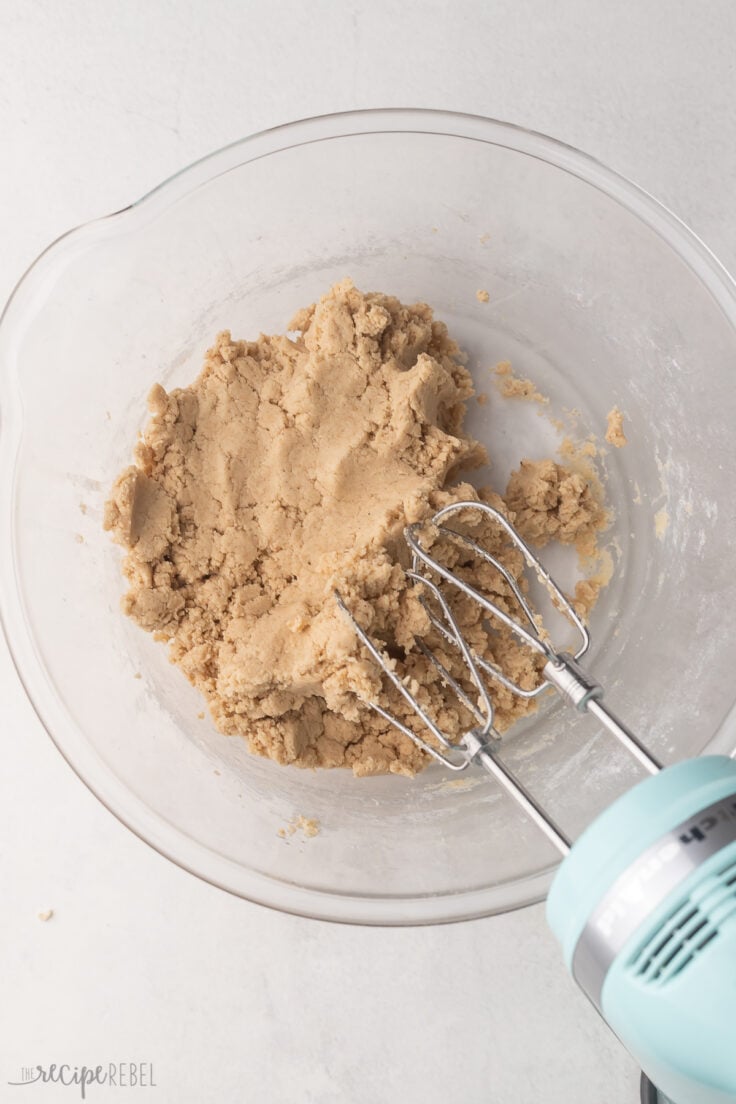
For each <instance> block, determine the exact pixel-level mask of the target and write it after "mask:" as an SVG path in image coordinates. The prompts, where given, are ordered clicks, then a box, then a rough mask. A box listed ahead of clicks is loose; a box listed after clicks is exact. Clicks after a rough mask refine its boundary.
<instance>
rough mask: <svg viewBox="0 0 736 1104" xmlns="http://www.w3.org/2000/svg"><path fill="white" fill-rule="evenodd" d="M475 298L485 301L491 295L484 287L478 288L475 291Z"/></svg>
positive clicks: (481, 301)
mask: <svg viewBox="0 0 736 1104" xmlns="http://www.w3.org/2000/svg"><path fill="white" fill-rule="evenodd" d="M475 298H476V299H477V300H478V302H479V303H487V302H488V300H489V299H490V298H491V297H490V295H489V294H488V292H487V291H486V290H485V288H478V290H477V291H476V293H475Z"/></svg>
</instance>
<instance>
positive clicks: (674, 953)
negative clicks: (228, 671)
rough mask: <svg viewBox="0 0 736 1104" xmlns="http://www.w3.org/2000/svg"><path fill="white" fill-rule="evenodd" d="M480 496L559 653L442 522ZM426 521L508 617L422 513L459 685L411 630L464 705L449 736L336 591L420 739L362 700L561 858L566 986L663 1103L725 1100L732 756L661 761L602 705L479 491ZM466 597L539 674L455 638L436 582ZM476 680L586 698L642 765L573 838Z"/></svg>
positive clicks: (731, 1028)
mask: <svg viewBox="0 0 736 1104" xmlns="http://www.w3.org/2000/svg"><path fill="white" fill-rule="evenodd" d="M473 510H474V511H480V512H481V513H482V514H484V515H485V516H486V517H487V518H491V519H493V520H494V521H495V522H496V523H497V524H498V525H499V526H500V527H501V528H502V529H503V530H504V532H505V534H506V536H507V537H508V539H509V540H510V541H511V542H512V543H513V544H514V545H515V546H516V547H517V548H518V549H519V550H520V551H521V553H522V554H523V556H524V559H525V561H526V564H527V566H528V568H529V569H530V570H531V571H532V572H533V573H534V575H535V576H536V578H537V579H538V580H539V581H541V583H542V584H543V585H544V587H545V588H546V591H547V592H548V594H549V595H550V597H551V601H552V603H553V605H554V607H556V609H558V610H559V611H560V612H561V613H562V614H563V615H564V617H565V618H566V619H567V621H568V622H569V623H570V624H571V625H572V626H573V628H574V630H575V632H576V633H577V635H578V637H579V645H578V647H577V650H576V651H575V652H574V654H571V653H570V652H569V651H560V652H558V651H556V650H555V649H554V648H553V646H552V644H551V643H550V640H549V637H548V635H547V632H546V631H545V630H544V629H543V628H542V625H541V619H540V618H539V616H538V615H537V614H536V613H535V611H534V609H533V608H532V606H531V604H530V602H529V600H528V598H527V597H526V595H525V593H524V592H523V591H522V589H521V587H520V585H519V583H518V582H517V580H516V579H515V578H514V577H513V576H512V575H511V574H510V573H509V572H508V570H507V569H506V568H505V567H504V565H503V564H502V563H500V562H499V560H498V559H496V558H495V557H494V556H492V555H491V554H490V552H488V551H487V550H486V549H484V548H482V547H481V546H480V545H479V544H478V543H477V542H476V541H474V540H473V539H472V538H471V537H469V536H467V535H465V534H464V533H462V532H459V531H456V530H454V529H452V528H448V527H447V525H446V522H447V521H448V520H449V519H450V518H451V517H452V516H453V515H454V514H460V513H465V514H466V517H467V511H473ZM430 524H432V525H434V526H436V527H437V531H438V532H439V534H440V535H441V536H442V537H443V538H445V539H448V540H450V541H453V542H455V543H458V544H460V545H461V546H463V547H464V548H465V549H466V550H467V552H468V554H469V555H470V557H471V558H472V557H473V556H477V557H481V558H482V559H483V560H484V561H485V562H486V563H488V564H490V565H491V566H492V567H493V568H495V569H496V570H497V571H498V572H499V574H500V576H501V577H502V578H503V580H504V581H505V583H506V584H507V585H508V588H509V589H510V591H511V593H512V594H513V596H514V598H515V599H516V603H517V605H518V609H519V616H518V617H512V616H510V615H509V614H508V613H507V612H505V611H504V610H503V609H502V608H501V607H500V606H499V604H498V603H497V602H494V601H493V599H492V598H491V597H488V596H487V595H485V594H483V593H481V592H480V591H479V590H477V589H476V588H475V587H473V586H471V585H470V584H468V583H467V582H465V581H464V580H462V579H460V578H458V577H457V576H456V575H454V574H453V573H452V572H451V571H450V570H448V568H447V567H446V566H444V565H443V563H442V562H441V560H440V559H439V558H438V556H437V555H433V554H430V552H429V551H428V550H427V549H426V548H425V547H424V545H423V544H422V526H421V525H412V526H409V527H408V529H407V530H406V531H405V537H406V540H407V542H408V545H409V548H410V549H411V553H412V566H411V569H410V570H409V571H407V575H408V577H409V578H410V579H411V580H412V581H413V583H414V584H415V585H416V586H418V587H421V588H422V592H423V593H422V596H421V598H420V601H421V602H422V604H423V605H424V607H425V609H426V611H427V613H428V615H429V619H430V622H431V624H432V625H433V626H434V628H435V629H436V630H437V632H439V633H440V635H441V636H442V638H443V639H444V640H445V641H446V642H447V643H448V644H449V645H450V646H451V647H452V648H455V649H458V650H459V652H460V653H461V655H462V657H463V659H464V661H465V664H466V665H467V671H468V676H469V681H470V683H472V687H473V691H474V692H473V693H472V696H471V693H468V692H467V690H466V689H464V688H463V686H461V685H460V683H459V682H458V681H457V679H455V678H454V677H453V676H452V675H451V674H450V672H449V671H448V670H447V668H446V667H445V666H444V665H443V664H442V662H441V661H440V660H439V659H438V657H437V656H436V655H434V654H433V653H432V652H431V650H430V649H429V648H428V647H427V645H426V644H425V643H424V642H423V641H419V642H418V646H419V648H420V649H421V651H422V652H423V653H424V655H425V656H426V657H427V658H428V659H429V660H430V661H431V662H432V663H433V664H434V666H435V667H436V668H437V670H438V671H439V673H440V675H441V677H442V679H443V680H444V682H445V683H446V684H447V686H448V687H449V688H450V689H451V690H452V691H453V692H454V693H455V694H456V695H457V697H458V699H459V701H460V702H461V703H462V704H463V705H464V706H465V708H466V709H467V711H468V713H469V714H470V715H471V716H472V717H473V719H474V720H475V722H476V723H475V726H474V727H472V728H469V729H468V730H467V731H466V732H464V733H463V734H462V736H461V737H460V738H459V739H454V740H450V739H448V737H447V736H446V734H445V733H443V732H442V730H441V729H440V728H439V727H438V725H437V724H436V723H435V721H434V720H433V719H432V717H431V716H430V715H429V714H428V713H427V711H426V710H425V709H424V708H423V707H422V706H421V705H420V704H419V703H418V701H417V700H416V698H415V697H414V695H413V694H412V693H411V691H410V689H409V688H408V686H407V685H406V684H405V682H404V680H402V678H401V677H400V675H399V674H398V673H397V671H396V670H395V667H394V664H393V663H392V662H391V661H390V660H388V659H387V658H386V657H385V656H384V654H383V652H382V651H381V649H380V648H379V647H378V646H377V644H376V643H375V642H374V641H372V640H371V638H370V637H369V636H368V634H367V633H366V632H365V631H364V630H363V629H362V628H361V627H360V625H358V623H357V621H356V620H355V618H354V617H353V616H352V614H351V613H350V610H349V609H348V608H347V606H346V604H345V602H344V601H343V599H342V597H341V596H340V595H339V594H336V599H337V602H338V604H339V605H340V607H341V609H342V610H343V611H344V612H345V613H346V614H347V616H348V617H350V620H351V622H352V624H353V627H354V629H355V632H356V633H357V635H358V637H359V638H360V640H361V641H362V643H363V644H364V645H365V647H366V648H367V649H368V652H369V653H370V655H371V656H372V658H373V659H374V660H375V662H376V663H377V664H379V666H380V667H381V668H382V670H383V672H384V674H385V675H386V677H387V678H388V679H389V680H390V682H391V683H392V684H393V686H394V687H395V689H396V690H397V691H398V692H399V693H400V694H401V695H402V697H403V698H404V699H405V700H406V701H407V702H408V703H409V704H410V705H411V707H412V708H413V709H414V710H415V712H416V714H417V715H418V717H419V718H420V720H421V721H422V722H423V724H424V725H425V726H426V728H427V731H428V733H429V734H430V737H431V739H426V738H424V737H423V736H420V735H418V734H417V733H416V732H414V730H413V729H411V728H409V727H408V726H407V725H405V724H404V723H403V722H402V721H400V720H399V719H398V718H397V717H395V716H394V715H393V714H392V713H391V712H389V711H388V710H387V709H385V708H384V707H383V706H380V705H378V704H377V703H376V702H370V703H368V704H369V705H370V706H371V708H372V709H374V710H375V711H376V712H377V713H379V714H380V715H381V716H382V717H384V718H385V719H386V720H387V721H389V722H390V723H391V724H393V725H394V726H395V727H396V728H398V729H399V730H400V731H401V732H403V733H404V734H405V735H406V736H408V737H410V738H411V739H412V740H414V741H415V743H417V744H419V746H420V747H422V748H423V749H424V750H425V751H426V752H427V753H428V754H429V755H430V756H432V757H433V758H434V759H436V760H438V761H439V762H441V763H442V764H443V765H444V766H445V767H448V768H449V769H450V770H453V771H461V770H465V769H466V768H468V767H469V766H471V765H477V766H480V767H483V768H484V769H485V770H487V771H488V772H489V773H490V774H491V775H493V776H494V778H495V779H496V780H497V781H498V782H499V783H500V784H501V785H502V786H503V787H504V789H505V790H506V791H507V792H508V793H509V794H511V796H512V797H513V798H514V800H515V801H516V802H517V803H518V804H519V805H520V806H521V808H522V810H523V811H524V813H525V814H526V815H527V816H528V817H530V818H531V819H532V821H533V822H534V823H535V824H536V825H537V826H538V828H539V829H540V830H541V831H542V832H544V833H545V835H546V836H547V838H548V839H549V840H550V841H551V842H552V843H553V844H554V846H555V847H556V848H557V850H558V851H559V852H560V854H561V855H562V856H563V859H564V861H563V862H562V865H561V866H560V869H559V871H558V873H557V876H556V878H555V880H554V883H553V885H552V888H551V891H550V894H549V898H548V901H547V919H548V921H549V924H550V927H551V928H552V931H553V932H554V934H555V935H556V937H557V939H558V940H559V942H560V944H561V946H562V950H563V954H564V957H565V962H566V964H567V967H568V969H569V970H570V972H571V973H572V975H573V977H574V979H575V980H576V982H577V983H578V985H579V986H580V987H581V988H582V989H583V991H584V992H585V993H586V994H587V996H588V997H589V998H590V1000H591V1001H592V1002H593V1004H594V1005H595V1007H596V1008H597V1009H598V1011H599V1012H600V1013H601V1014H602V1016H603V1017H604V1019H605V1020H606V1021H607V1022H608V1024H609V1025H610V1026H611V1028H612V1029H613V1030H614V1031H615V1033H616V1034H617V1035H618V1036H619V1038H620V1039H621V1041H622V1042H623V1043H624V1045H625V1046H626V1047H627V1048H628V1050H629V1051H630V1052H631V1054H632V1055H633V1056H634V1057H635V1058H636V1060H637V1061H638V1062H639V1064H640V1065H641V1067H642V1068H643V1070H644V1071H645V1073H646V1074H647V1075H648V1076H649V1077H650V1079H651V1080H652V1081H653V1082H654V1083H655V1084H656V1085H657V1086H658V1087H659V1089H660V1090H661V1091H662V1092H664V1093H666V1094H667V1096H668V1097H670V1098H671V1101H672V1104H728V1102H730V1104H733V1102H734V1101H736V761H734V760H733V759H729V758H727V757H725V756H706V757H703V758H700V759H690V760H687V761H685V762H683V763H679V764H677V765H675V766H670V767H664V768H663V767H662V765H661V764H660V763H659V762H658V761H657V760H656V759H655V758H654V756H653V755H651V754H650V752H649V751H647V749H646V747H645V745H644V744H643V743H642V742H641V741H640V740H639V739H638V738H637V737H636V736H635V735H634V733H633V732H631V731H630V730H629V729H628V728H627V727H626V726H625V725H624V724H623V723H622V722H621V721H620V720H618V718H617V717H615V716H614V714H613V713H612V712H611V711H610V710H609V709H608V708H607V707H606V706H605V705H604V704H603V701H602V698H603V690H602V688H601V687H600V686H599V685H598V684H597V683H596V682H595V681H594V680H592V679H591V678H590V677H589V676H588V675H587V674H586V673H585V671H584V670H583V669H582V668H581V667H580V665H579V660H580V658H581V657H582V656H583V655H584V654H585V652H586V651H587V650H588V647H589V644H590V637H589V634H588V630H587V629H586V627H585V625H584V624H583V622H582V621H581V619H580V618H579V617H578V615H577V613H576V612H575V610H574V609H573V606H572V605H571V603H570V602H569V601H568V599H567V598H566V597H565V595H564V594H563V592H562V590H561V589H560V587H559V586H558V585H557V584H556V583H555V581H554V580H553V579H552V577H551V576H550V574H549V573H548V572H547V571H546V570H545V568H544V567H543V566H542V564H541V563H540V561H539V559H538V558H537V557H536V556H535V555H534V553H533V552H532V551H531V549H530V548H529V547H528V545H527V544H526V543H525V542H524V541H523V540H522V538H521V537H520V536H519V534H518V533H517V532H516V530H515V529H514V528H513V526H512V525H511V524H510V523H509V521H508V520H507V518H505V517H504V516H503V514H501V513H500V512H499V511H498V510H495V509H494V508H493V507H491V506H488V505H486V504H485V503H480V502H458V503H454V504H453V505H451V506H447V507H445V508H444V509H443V510H440V511H439V513H437V514H435V516H434V517H433V518H432V521H431V523H430ZM448 588H449V592H451V591H452V590H453V588H455V589H458V590H460V591H462V592H463V593H464V594H465V595H467V596H468V597H469V598H471V599H473V600H474V601H476V602H478V603H479V604H480V606H481V607H482V609H483V611H484V615H485V617H486V620H487V623H488V625H489V627H490V626H491V625H492V622H493V619H494V618H498V619H500V620H501V621H502V622H503V623H504V624H505V625H507V626H508V627H509V628H510V629H512V631H513V632H514V633H515V634H516V635H517V637H518V638H519V639H520V641H521V642H522V643H523V644H525V645H526V646H528V647H529V648H532V649H533V650H534V651H536V652H538V653H540V654H541V655H542V657H543V659H544V666H543V668H542V681H540V683H539V685H538V686H536V687H535V688H534V689H532V690H529V689H524V688H523V687H521V686H519V685H518V684H517V683H515V682H513V680H511V679H509V678H508V677H507V676H506V675H505V674H504V672H503V671H501V670H500V669H499V668H497V667H496V666H494V665H493V664H492V663H490V662H488V661H487V660H485V659H483V658H482V657H480V656H478V655H476V654H474V653H473V651H472V650H471V648H470V646H469V645H468V643H467V641H466V640H465V639H464V637H463V635H462V632H461V630H460V628H459V627H458V623H457V621H456V619H455V617H454V615H453V612H452V608H451V604H450V601H449V600H448V597H447V596H446V591H448ZM487 679H491V680H493V679H495V680H497V681H498V682H500V683H501V684H502V685H504V686H505V687H506V688H507V689H509V690H511V691H513V692H514V693H516V694H519V695H521V696H523V697H526V698H530V697H536V696H537V695H539V694H541V693H542V692H543V691H544V690H546V689H548V688H549V687H553V688H554V689H555V690H557V691H558V692H559V693H560V694H561V695H562V697H563V698H564V699H565V700H566V701H567V702H568V703H569V704H570V705H572V706H573V707H574V708H575V709H577V710H579V711H581V712H586V713H590V714H591V715H592V716H593V717H594V718H595V719H596V720H598V721H599V722H600V723H601V724H603V725H604V726H605V728H606V729H607V730H608V731H609V732H610V733H611V734H612V735H613V736H615V737H616V739H618V740H619V741H620V742H621V744H622V745H623V746H624V747H625V748H626V749H627V750H628V751H629V752H630V753H631V754H632V755H633V756H634V757H635V759H636V760H637V762H638V763H639V764H641V765H642V766H643V767H644V768H645V770H646V771H648V772H649V774H650V777H648V778H646V779H645V780H644V781H642V782H640V783H638V785H636V786H635V787H634V788H633V789H631V790H629V792H628V793H626V794H624V796H623V797H621V798H619V799H618V800H617V801H616V802H614V804H613V805H611V806H610V807H609V808H608V809H606V811H605V812H604V813H603V814H602V815H600V816H599V817H598V818H597V819H596V820H595V821H594V822H593V823H592V824H591V825H590V826H589V827H588V828H587V829H586V830H585V832H584V833H583V834H582V835H581V836H580V837H579V839H578V840H577V841H576V842H575V843H574V844H573V843H572V842H571V841H570V840H569V839H568V837H567V836H566V835H565V833H564V832H563V831H562V829H561V828H560V827H559V826H558V825H557V824H556V823H555V822H554V820H553V819H552V818H551V817H550V816H549V814H548V813H547V812H546V811H545V810H544V809H543V808H542V807H541V806H540V805H539V803H538V802H537V801H536V800H535V798H534V796H533V795H532V794H531V793H530V792H529V790H528V789H527V788H526V787H525V786H524V785H523V783H522V782H521V781H520V780H519V779H518V778H516V777H515V776H514V775H513V774H512V772H511V771H510V770H509V769H508V767H507V766H506V765H505V764H504V761H503V758H502V757H501V755H500V745H499V737H498V733H497V732H496V731H495V729H494V725H493V720H494V715H493V702H492V699H491V696H490V694H489V691H488V687H487V683H486V680H487Z"/></svg>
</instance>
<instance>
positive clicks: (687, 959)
mask: <svg viewBox="0 0 736 1104" xmlns="http://www.w3.org/2000/svg"><path fill="white" fill-rule="evenodd" d="M734 919H736V861H735V862H732V863H729V865H728V866H726V867H723V868H722V869H721V870H719V871H717V872H716V873H714V874H708V875H706V876H705V877H704V878H703V879H702V880H701V881H700V882H699V883H697V884H696V885H695V886H693V887H692V889H691V890H690V893H689V894H688V895H687V896H686V897H683V898H682V899H681V901H680V903H679V904H678V905H677V907H676V908H674V909H673V910H672V912H671V913H670V914H669V916H668V917H666V919H665V920H663V921H662V923H661V924H660V925H659V927H658V928H657V930H656V932H654V934H652V935H650V936H649V938H648V939H647V941H646V943H645V944H644V945H643V946H641V945H640V946H639V947H638V948H637V949H636V951H635V952H634V954H633V955H632V956H631V958H630V959H629V962H628V964H627V965H628V968H629V969H630V970H631V971H632V972H633V974H634V975H635V976H636V977H637V978H638V979H639V981H641V982H643V983H644V984H645V985H665V984H667V982H669V981H672V979H673V978H675V977H677V976H678V974H681V973H682V971H683V970H684V969H685V968H686V967H687V966H689V965H690V963H691V962H693V961H694V959H695V958H696V957H697V955H699V954H700V953H701V951H704V950H705V948H706V947H707V946H708V944H709V943H712V941H713V940H714V939H715V938H716V937H717V936H718V933H719V932H720V930H721V928H722V926H723V925H724V924H725V923H726V921H733V920H734Z"/></svg>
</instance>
